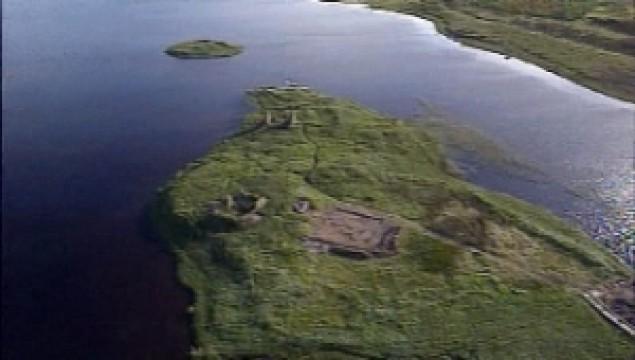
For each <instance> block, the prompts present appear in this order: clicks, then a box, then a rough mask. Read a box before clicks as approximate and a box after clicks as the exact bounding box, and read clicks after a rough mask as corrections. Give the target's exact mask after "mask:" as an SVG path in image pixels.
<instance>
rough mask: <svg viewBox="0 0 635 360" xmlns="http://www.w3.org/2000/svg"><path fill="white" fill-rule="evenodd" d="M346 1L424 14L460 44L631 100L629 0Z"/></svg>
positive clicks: (634, 54)
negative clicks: (505, 56) (527, 64)
mask: <svg viewBox="0 0 635 360" xmlns="http://www.w3.org/2000/svg"><path fill="white" fill-rule="evenodd" d="M331 1H332V0H331ZM343 2H347V1H343ZM349 2H361V3H366V4H368V5H370V6H371V7H373V8H378V9H385V10H390V11H395V12H401V13H405V14H410V15H414V16H418V17H421V18H425V19H428V20H431V21H433V22H434V23H435V24H436V25H437V29H438V30H439V31H440V32H441V33H444V34H446V35H448V36H450V37H452V38H455V39H457V40H458V41H460V42H461V43H464V44H466V45H470V46H474V47H478V48H483V49H486V50H490V51H494V52H499V53H501V54H506V55H509V56H513V57H517V58H520V59H523V60H526V61H529V62H531V63H534V64H536V65H538V66H540V67H543V68H545V69H547V70H549V71H552V72H554V73H557V74H559V75H561V76H564V77H566V78H569V79H571V80H573V81H575V82H577V83H579V84H581V85H584V86H586V87H589V88H591V89H593V90H596V91H599V92H602V93H605V94H608V95H611V96H614V97H617V98H620V99H623V100H627V101H630V102H635V10H634V5H633V2H632V1H631V0H542V1H536V0H478V1H477V0H361V1H349Z"/></svg>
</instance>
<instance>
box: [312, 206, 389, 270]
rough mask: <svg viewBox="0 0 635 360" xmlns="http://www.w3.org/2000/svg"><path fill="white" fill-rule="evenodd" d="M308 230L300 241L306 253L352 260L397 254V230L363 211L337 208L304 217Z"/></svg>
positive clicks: (382, 217) (383, 218)
mask: <svg viewBox="0 0 635 360" xmlns="http://www.w3.org/2000/svg"><path fill="white" fill-rule="evenodd" d="M307 215H308V216H309V218H310V220H309V222H310V224H311V227H312V231H311V233H310V234H309V235H307V236H305V237H303V238H302V239H301V241H302V242H303V244H304V245H305V246H306V248H307V249H308V250H309V251H312V252H318V253H331V254H335V255H341V256H345V257H349V258H355V259H369V258H374V257H386V256H391V255H395V254H396V253H397V245H396V241H397V237H398V235H399V232H400V227H399V226H397V225H395V224H394V223H392V222H391V221H390V220H388V219H387V218H386V217H384V216H379V215H376V214H373V213H371V212H369V211H368V210H366V209H360V208H353V207H349V206H337V207H334V208H331V209H328V210H325V211H312V212H309V213H308V214H307Z"/></svg>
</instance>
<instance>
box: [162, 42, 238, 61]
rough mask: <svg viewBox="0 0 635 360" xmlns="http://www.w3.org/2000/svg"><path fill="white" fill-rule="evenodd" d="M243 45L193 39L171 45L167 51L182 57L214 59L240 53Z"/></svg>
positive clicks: (169, 53)
mask: <svg viewBox="0 0 635 360" xmlns="http://www.w3.org/2000/svg"><path fill="white" fill-rule="evenodd" d="M242 51H243V48H242V46H240V45H235V44H229V43H226V42H224V41H212V40H193V41H185V42H181V43H178V44H175V45H172V46H170V47H169V48H167V49H166V50H165V53H166V54H168V55H171V56H174V57H177V58H181V59H213V58H222V57H230V56H235V55H238V54H240V53H241V52H242Z"/></svg>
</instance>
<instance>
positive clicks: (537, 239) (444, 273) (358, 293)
mask: <svg viewBox="0 0 635 360" xmlns="http://www.w3.org/2000/svg"><path fill="white" fill-rule="evenodd" d="M251 97H252V99H253V102H254V107H255V109H254V112H252V113H251V114H249V115H247V116H246V119H245V121H244V124H243V127H242V131H241V132H239V133H238V134H237V135H236V136H234V137H231V138H229V139H227V140H225V141H223V142H222V143H220V144H218V145H216V146H215V147H214V148H213V150H212V151H211V152H210V153H209V154H208V155H206V156H204V157H202V158H201V159H199V160H197V161H196V162H194V163H192V164H190V165H189V166H187V167H186V168H185V169H184V170H183V171H182V172H180V173H179V174H178V175H177V176H176V177H175V178H174V179H173V180H172V181H170V182H169V183H168V184H167V185H166V186H165V188H164V189H162V190H161V192H160V195H159V198H158V200H157V204H156V206H155V208H154V212H153V217H154V222H155V224H156V226H157V229H159V231H160V233H161V234H162V235H163V237H164V238H165V239H166V240H167V241H168V242H169V244H170V246H171V248H172V249H173V250H174V253H175V254H176V257H177V260H178V269H179V276H180V278H181V280H182V281H183V283H184V284H186V285H187V286H188V287H190V288H192V290H193V293H194V304H193V306H192V311H193V327H194V329H195V335H196V339H195V343H196V347H195V348H194V349H193V351H192V355H193V356H194V357H196V358H199V357H200V358H210V359H216V358H222V359H477V358H478V359H512V358H513V359H616V360H617V359H619V360H623V359H630V358H631V356H633V355H634V354H635V345H633V343H632V342H631V340H630V339H628V338H626V337H625V336H624V335H622V334H621V333H619V332H618V331H617V330H616V329H614V328H613V327H612V326H611V325H609V324H607V323H605V322H604V321H603V320H602V319H601V318H599V317H598V316H597V315H596V314H595V313H594V312H593V311H592V310H591V309H590V308H589V307H588V306H587V305H586V304H585V303H584V301H583V300H582V299H581V297H580V296H579V293H578V290H579V289H582V288H585V287H588V286H592V285H594V284H597V283H598V282H601V281H603V280H607V279H613V278H616V277H620V276H624V275H625V274H626V270H625V269H624V268H622V267H621V266H620V265H619V264H618V263H617V262H616V261H615V260H614V259H613V258H612V257H611V256H609V255H607V254H606V253H605V252H604V251H603V250H602V249H601V248H600V247H598V246H596V245H595V244H594V243H593V242H591V240H589V239H588V238H587V237H586V236H585V235H584V234H583V233H581V232H580V231H578V230H576V229H574V228H572V227H571V226H569V225H567V224H565V223H564V222H563V221H561V220H559V219H557V218H556V217H554V216H552V215H550V214H548V213H546V212H545V211H543V210H540V209H538V208H536V207H534V206H531V205H528V204H526V203H524V202H521V201H518V200H515V199H513V198H510V197H508V196H504V195H500V194H496V193H492V192H488V191H485V190H483V189H480V188H478V187H475V186H473V185H471V184H468V183H466V182H464V181H462V180H461V179H459V178H457V177H455V176H453V175H451V174H450V172H449V171H448V170H447V166H446V161H445V159H444V157H443V155H442V153H441V152H440V150H439V147H438V145H437V143H436V142H435V141H434V140H433V139H432V138H431V137H430V136H428V135H427V134H426V133H425V132H424V130H422V129H421V128H420V127H418V126H415V125H413V124H408V123H404V122H402V121H399V120H395V119H390V118H386V117H384V116H382V115H380V114H378V113H375V112H372V111H370V110H367V109H364V108H362V107H360V106H358V105H355V104H353V103H351V102H348V101H345V100H340V99H334V98H330V97H326V96H324V95H321V94H318V93H316V92H313V91H310V90H301V89H296V90H287V91H283V90H277V91H264V90H263V91H257V92H255V93H252V95H251ZM285 107H291V108H299V109H300V110H298V113H297V122H296V123H295V124H294V125H292V126H291V127H290V128H286V127H282V128H276V127H275V126H269V127H268V126H262V123H263V121H264V119H265V118H266V115H265V109H274V110H272V113H273V114H272V115H273V116H272V118H273V119H274V120H276V119H280V118H282V117H285V116H287V114H285V112H283V111H282V110H280V109H283V108H285ZM276 109H277V110H276ZM240 192H243V193H249V194H257V195H258V196H262V197H264V198H267V199H268V202H267V203H266V204H265V205H264V206H263V207H262V208H261V210H260V214H261V216H262V219H261V220H260V221H259V222H251V223H249V224H246V223H243V222H241V221H239V220H237V219H235V218H232V217H231V216H230V215H222V216H221V215H218V214H217V213H214V212H212V211H210V203H211V204H214V203H216V202H217V201H218V200H219V199H224V198H227V196H228V195H229V196H231V195H232V194H237V193H240ZM298 198H303V199H308V200H309V201H310V202H311V206H312V207H313V208H316V209H324V208H328V207H329V206H332V205H333V204H337V203H341V202H346V203H351V204H355V205H357V206H363V207H366V208H368V209H372V210H373V211H375V212H380V213H383V214H386V215H387V216H392V217H393V218H394V219H395V220H394V221H396V222H397V223H399V224H400V226H401V227H402V232H401V234H400V236H399V238H398V254H397V255H396V256H393V257H388V258H383V259H369V260H365V261H360V260H351V259H347V258H343V257H338V256H334V255H329V254H315V253H310V252H308V251H307V250H306V249H305V248H304V247H303V245H302V243H301V242H300V241H299V238H300V237H301V236H303V235H306V234H307V233H308V231H309V225H308V222H307V219H306V216H305V215H303V214H297V213H295V212H293V211H292V204H293V203H294V201H296V199H298Z"/></svg>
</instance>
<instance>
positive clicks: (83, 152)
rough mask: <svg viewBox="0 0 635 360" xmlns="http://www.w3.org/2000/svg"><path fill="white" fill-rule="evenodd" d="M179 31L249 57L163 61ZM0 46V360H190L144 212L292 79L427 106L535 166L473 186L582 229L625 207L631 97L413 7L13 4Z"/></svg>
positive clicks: (166, 264) (480, 177)
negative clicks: (447, 34) (439, 23)
mask: <svg viewBox="0 0 635 360" xmlns="http://www.w3.org/2000/svg"><path fill="white" fill-rule="evenodd" d="M190 38H219V39H224V40H228V41H235V42H238V43H241V44H243V45H245V47H246V52H245V53H244V54H242V55H240V56H238V57H236V58H232V59H224V60H218V61H179V60H176V59H172V58H170V57H167V56H164V55H163V54H162V50H163V49H164V48H165V47H166V46H167V45H169V44H171V43H174V42H177V41H181V40H184V39H190ZM3 48H4V49H3V50H4V51H3V68H2V73H3V119H4V121H3V189H2V191H3V245H2V253H3V255H2V256H3V257H2V260H3V261H2V272H3V279H2V280H3V281H2V290H3V291H2V334H3V335H2V337H3V339H2V342H3V347H2V355H3V358H6V359H34V358H37V357H42V358H44V357H46V358H48V359H128V358H130V359H132V358H134V359H179V358H184V357H185V355H186V353H187V351H188V349H189V338H190V335H191V334H190V333H189V331H188V326H187V316H186V314H185V312H184V309H185V307H186V304H187V303H188V301H189V300H188V294H187V293H186V291H185V290H183V289H182V288H180V287H179V286H178V284H177V282H176V279H175V276H174V271H175V270H174V264H173V263H172V260H171V257H170V256H169V254H167V253H166V252H165V251H164V250H163V249H162V248H161V246H160V245H159V244H158V243H157V242H156V241H154V240H153V239H152V238H151V237H149V236H147V235H144V231H143V226H142V224H141V215H142V214H143V209H144V206H146V205H147V204H148V202H149V201H150V200H151V199H152V196H153V194H154V190H155V189H156V188H157V187H158V186H160V185H161V184H162V183H164V182H165V181H166V180H167V179H168V178H169V177H170V175H171V174H173V173H174V172H175V171H176V170H177V169H178V168H179V167H181V166H182V165H183V164H184V163H186V162H187V161H190V160H193V159H194V158H196V157H197V156H199V155H201V154H203V153H205V152H206V151H207V150H208V149H209V147H210V146H211V145H212V144H214V143H215V142H216V141H218V140H219V139H221V138H223V137H225V136H227V135H228V134H231V133H232V132H233V131H234V130H235V129H236V128H237V126H238V124H239V121H240V119H241V116H242V114H244V113H245V111H247V110H248V105H247V103H246V102H245V99H244V96H243V92H244V90H246V89H248V88H250V87H253V86H257V85H263V84H281V83H282V82H283V81H284V80H285V79H293V80H295V81H298V82H301V83H305V84H307V85H310V86H313V87H315V88H318V89H320V90H324V91H326V92H329V93H331V94H334V95H339V96H345V97H349V98H352V99H354V100H356V101H358V102H361V103H363V104H365V105H369V106H371V107H373V108H375V109H378V110H380V111H383V112H386V113H388V114H391V115H395V116H405V117H412V116H415V115H416V114H418V113H420V112H421V108H420V105H419V104H420V102H421V101H425V102H426V103H428V104H432V105H433V106H434V107H435V108H437V109H441V110H442V111H443V112H444V113H446V114H448V116H451V117H452V118H454V119H458V120H459V121H461V122H462V123H464V124H467V125H469V126H472V127H474V128H476V129H478V130H480V131H482V132H483V133H484V134H486V135H488V136H490V137H492V138H494V139H496V140H497V141H498V142H500V144H501V145H502V146H505V147H506V148H508V149H509V151H510V152H514V153H518V154H522V156H523V157H524V158H525V159H526V160H527V161H528V162H530V163H533V164H539V166H540V167H541V168H542V169H543V170H544V172H545V173H546V174H547V175H546V176H545V177H544V178H545V179H547V180H544V179H543V180H541V181H535V179H533V180H531V179H529V180H528V179H519V178H513V177H510V176H507V175H506V174H505V173H504V172H501V171H498V170H495V169H490V168H484V167H476V168H475V169H474V170H473V171H472V172H470V173H469V177H470V178H471V179H473V180H474V181H477V182H479V183H481V184H483V185H485V186H489V187H491V188H494V189H497V190H501V191H506V192H510V193H512V194H515V195H517V196H520V197H523V198H525V199H528V200H530V201H533V202H536V203H539V204H542V205H546V206H548V207H550V208H551V209H552V210H554V211H556V212H558V213H560V214H574V215H579V216H583V217H584V218H585V219H586V220H588V219H592V220H593V221H592V222H591V223H592V224H593V225H592V227H591V228H600V227H598V226H597V223H598V222H600V223H601V222H604V223H610V224H612V223H615V221H614V220H615V219H619V218H620V217H621V218H624V219H625V220H628V217H629V216H632V212H630V213H629V211H630V210H631V209H632V208H633V204H632V203H629V202H628V201H629V199H632V179H633V136H634V135H633V133H634V128H633V126H634V125H633V107H632V105H629V104H626V103H623V102H619V101H616V100H613V99H610V98H607V97H605V96H602V95H599V94H596V93H593V92H591V91H588V90H586V89H583V88H581V87H578V86H576V85H574V84H572V83H570V82H568V81H565V80H562V79H560V78H558V77H555V76H553V75H551V74H549V73H547V72H544V71H542V70H539V69H537V68H535V67H533V66H531V65H526V64H523V63H521V62H519V61H515V60H504V59H503V58H502V57H501V56H499V55H494V54H488V53H485V52H481V51H477V50H473V49H469V48H465V47H462V46H460V45H458V44H456V43H454V42H452V41H450V40H448V39H446V38H444V37H442V36H439V35H437V34H436V32H435V31H434V28H433V26H432V25H430V24H429V23H427V22H424V21H415V20H413V19H412V18H409V17H406V16H398V15H389V14H386V13H383V12H375V11H370V10H367V9H364V8H361V7H356V6H342V5H332V4H329V5H326V4H318V3H315V2H312V1H308V0H297V1H285V0H261V1H256V0H231V1H229V0H207V1H189V0H137V1H134V0H90V1H88V0H62V1H55V2H52V1H45V0H6V1H4V2H3ZM571 189H576V190H579V189H582V190H584V192H585V193H586V194H589V193H590V194H595V195H596V196H597V197H602V198H604V199H606V200H607V202H608V203H609V205H610V207H609V210H610V211H609V212H608V214H609V215H610V216H609V217H607V216H606V214H607V212H606V211H604V210H602V209H603V208H602V207H600V206H598V205H597V203H595V202H591V201H588V200H584V199H582V198H580V197H578V196H574V195H573V193H572V192H571V191H570V190H571ZM629 214H630V215H629Z"/></svg>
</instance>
